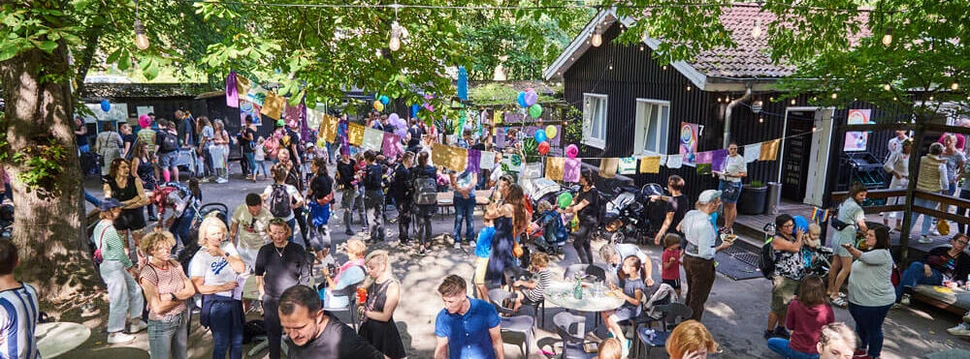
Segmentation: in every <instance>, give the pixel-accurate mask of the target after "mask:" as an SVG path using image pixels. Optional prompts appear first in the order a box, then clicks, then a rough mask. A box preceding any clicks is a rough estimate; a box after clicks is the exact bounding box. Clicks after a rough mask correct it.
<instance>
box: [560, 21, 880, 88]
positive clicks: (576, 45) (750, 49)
mask: <svg viewBox="0 0 970 359" xmlns="http://www.w3.org/2000/svg"><path fill="white" fill-rule="evenodd" d="M859 16H861V17H862V19H861V20H862V21H863V22H866V21H867V20H868V12H865V11H863V12H860V13H859ZM720 19H721V23H722V24H723V25H724V27H725V29H727V31H730V32H731V38H732V39H733V40H734V42H735V44H737V47H735V48H726V47H716V48H713V49H708V50H704V51H701V52H700V53H699V54H698V55H697V57H696V59H694V61H692V62H686V61H677V62H674V63H672V64H671V65H672V66H673V67H674V68H675V69H677V70H678V71H679V72H680V73H681V74H683V75H684V76H685V77H687V78H688V79H689V80H691V82H693V84H694V85H695V86H697V88H700V89H702V90H705V91H734V90H737V89H735V88H733V87H736V86H738V85H740V83H739V81H738V80H742V79H744V80H752V79H757V80H758V81H759V82H769V83H770V82H774V81H775V80H778V79H780V78H783V77H787V76H790V75H792V74H793V73H794V71H795V67H794V66H791V65H787V64H784V63H781V64H776V63H774V62H772V61H771V58H769V57H768V55H767V53H768V50H769V48H768V39H767V28H768V25H769V24H770V23H771V22H772V21H774V20H775V15H774V14H773V13H771V12H762V11H761V7H760V5H757V4H751V3H735V4H732V5H731V6H725V7H724V8H723V9H722V12H721V16H720ZM758 20H761V26H762V31H763V35H762V36H760V37H757V38H756V37H754V36H753V35H752V29H753V28H754V26H755V24H756V23H757V21H758ZM614 21H619V22H620V23H621V24H624V25H626V26H632V25H633V24H634V23H635V22H636V20H635V19H633V18H630V17H625V18H618V17H617V15H616V12H615V11H614V10H612V9H608V10H603V11H600V12H599V13H598V14H597V15H596V16H595V17H594V18H593V19H592V20H590V22H589V23H588V24H587V25H586V27H585V28H584V29H583V31H582V32H580V33H579V35H577V36H576V38H574V39H573V41H572V43H570V44H569V46H567V47H566V49H565V50H564V51H563V53H562V54H560V56H559V58H557V59H556V61H555V62H553V64H552V65H551V66H549V67H548V68H546V70H545V71H544V72H543V76H544V78H545V79H546V80H547V81H548V80H551V79H554V78H561V77H562V73H564V72H566V70H568V69H569V67H571V66H572V65H573V64H574V63H575V62H576V59H578V58H579V57H581V56H582V55H583V54H584V53H585V52H586V51H587V50H589V48H590V47H591V46H592V45H590V44H589V43H588V41H587V40H588V39H589V38H590V36H592V34H593V31H594V29H595V28H596V25H597V24H602V23H604V22H605V23H612V22H614ZM870 34H871V33H870V31H869V30H868V29H867V28H863V29H862V30H861V31H860V33H857V34H854V35H853V41H855V40H856V39H859V38H862V37H866V36H869V35H870ZM643 43H644V44H646V45H647V46H649V47H650V48H651V49H654V50H656V49H657V46H658V45H659V44H660V41H659V40H657V39H654V38H646V39H644V42H643ZM782 62H783V61H782ZM719 80H721V81H719ZM716 82H721V84H715V83H716ZM724 82H727V83H733V84H734V85H727V84H725V83H724Z"/></svg>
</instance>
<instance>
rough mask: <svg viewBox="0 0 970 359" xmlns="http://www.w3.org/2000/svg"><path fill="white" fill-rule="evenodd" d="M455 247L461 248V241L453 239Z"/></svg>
mask: <svg viewBox="0 0 970 359" xmlns="http://www.w3.org/2000/svg"><path fill="white" fill-rule="evenodd" d="M455 249H461V242H459V241H455Z"/></svg>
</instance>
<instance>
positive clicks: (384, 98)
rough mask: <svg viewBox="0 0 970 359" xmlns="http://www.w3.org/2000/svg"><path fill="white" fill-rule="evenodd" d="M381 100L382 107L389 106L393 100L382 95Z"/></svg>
mask: <svg viewBox="0 0 970 359" xmlns="http://www.w3.org/2000/svg"><path fill="white" fill-rule="evenodd" d="M380 100H381V104H382V105H387V103H388V102H391V99H389V98H387V96H386V95H381V98H380Z"/></svg>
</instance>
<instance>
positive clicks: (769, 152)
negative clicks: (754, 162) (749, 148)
mask: <svg viewBox="0 0 970 359" xmlns="http://www.w3.org/2000/svg"><path fill="white" fill-rule="evenodd" d="M780 145H781V139H777V140H771V141H767V142H762V143H761V156H758V161H774V160H775V159H777V158H778V147H780Z"/></svg>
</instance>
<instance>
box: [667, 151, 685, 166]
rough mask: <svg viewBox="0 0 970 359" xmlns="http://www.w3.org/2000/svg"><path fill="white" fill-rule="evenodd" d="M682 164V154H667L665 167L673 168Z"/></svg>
mask: <svg viewBox="0 0 970 359" xmlns="http://www.w3.org/2000/svg"><path fill="white" fill-rule="evenodd" d="M683 165H684V156H683V155H680V154H677V155H669V156H667V168H674V169H676V168H680V167H681V166H683Z"/></svg>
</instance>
